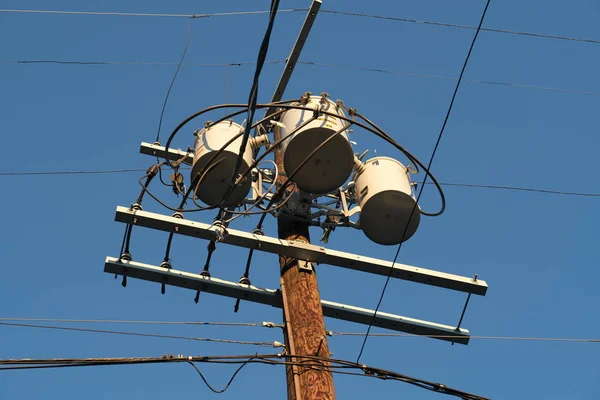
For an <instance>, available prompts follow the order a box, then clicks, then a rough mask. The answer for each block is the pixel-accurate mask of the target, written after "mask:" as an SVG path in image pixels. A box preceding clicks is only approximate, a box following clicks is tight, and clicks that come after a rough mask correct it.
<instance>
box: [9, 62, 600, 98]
mask: <svg viewBox="0 0 600 400" xmlns="http://www.w3.org/2000/svg"><path fill="white" fill-rule="evenodd" d="M265 63H267V64H283V63H285V60H270V61H265ZM0 64H57V65H130V66H133V65H154V66H168V65H178V63H177V62H161V61H78V60H0ZM254 64H256V62H254V61H241V62H229V63H183V64H182V65H186V66H195V67H225V68H228V67H242V66H246V65H254ZM298 64H303V65H312V66H317V67H325V68H338V69H349V70H354V71H363V72H376V73H384V74H391V75H405V76H416V77H421V78H432V79H442V80H453V81H456V80H457V79H458V78H457V77H454V76H446V75H437V74H423V73H418V72H410V71H397V70H390V69H384V68H374V67H359V66H352V65H343V64H331V63H322V62H317V61H298ZM463 82H468V83H475V84H483V85H496V86H508V87H516V88H524V89H538V90H546V91H553V92H563V93H575V94H586V95H595V96H598V95H600V92H599V91H592V90H580V89H564V88H557V87H552V86H541V85H527V84H522V83H514V82H502V81H489V80H482V79H463Z"/></svg>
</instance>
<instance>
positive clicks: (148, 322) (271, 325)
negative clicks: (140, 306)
mask: <svg viewBox="0 0 600 400" xmlns="http://www.w3.org/2000/svg"><path fill="white" fill-rule="evenodd" d="M0 321H23V322H61V323H63V322H64V323H86V324H87V323H100V324H142V325H203V326H239V327H262V328H274V327H280V325H277V324H275V323H274V322H267V321H263V322H260V323H259V322H219V321H151V320H129V319H73V318H0Z"/></svg>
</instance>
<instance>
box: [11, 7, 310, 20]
mask: <svg viewBox="0 0 600 400" xmlns="http://www.w3.org/2000/svg"><path fill="white" fill-rule="evenodd" d="M307 10H308V8H290V9H287V10H278V12H280V13H293V12H299V11H307ZM0 13H25V14H55V15H96V16H117V17H157V18H161V17H167V18H208V17H230V16H236V15H260V14H269V10H260V11H237V12H223V13H212V14H165V13H130V12H100V11H60V10H9V9H0Z"/></svg>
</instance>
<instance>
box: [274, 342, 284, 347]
mask: <svg viewBox="0 0 600 400" xmlns="http://www.w3.org/2000/svg"><path fill="white" fill-rule="evenodd" d="M273 347H283V348H285V344H283V343H281V342H278V341H277V340H275V341H274V342H273Z"/></svg>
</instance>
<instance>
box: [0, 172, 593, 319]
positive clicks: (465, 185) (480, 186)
mask: <svg viewBox="0 0 600 400" xmlns="http://www.w3.org/2000/svg"><path fill="white" fill-rule="evenodd" d="M130 172H146V169H144V168H132V169H107V170H95V171H11V172H0V176H37V175H41V176H53V175H58V176H60V175H102V174H120V173H130ZM425 184H426V185H429V184H431V183H430V182H425ZM440 185H441V186H449V187H462V188H474V189H493V190H509V191H517V192H532V193H545V194H556V195H562V196H575V197H600V193H590V192H572V191H563V190H552V189H539V188H528V187H521V186H503V185H486V184H476V183H456V182H440ZM0 320H1V318H0Z"/></svg>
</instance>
